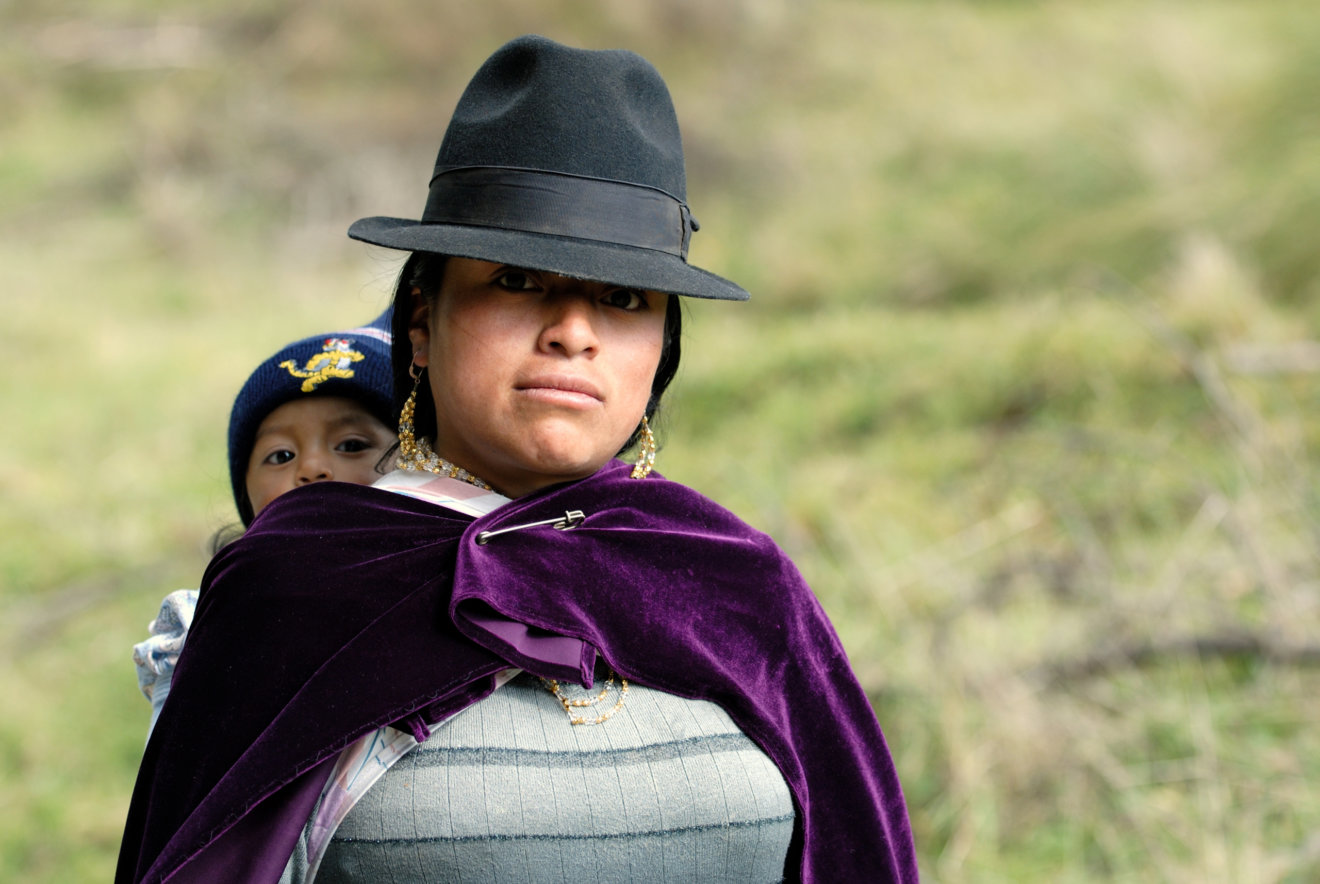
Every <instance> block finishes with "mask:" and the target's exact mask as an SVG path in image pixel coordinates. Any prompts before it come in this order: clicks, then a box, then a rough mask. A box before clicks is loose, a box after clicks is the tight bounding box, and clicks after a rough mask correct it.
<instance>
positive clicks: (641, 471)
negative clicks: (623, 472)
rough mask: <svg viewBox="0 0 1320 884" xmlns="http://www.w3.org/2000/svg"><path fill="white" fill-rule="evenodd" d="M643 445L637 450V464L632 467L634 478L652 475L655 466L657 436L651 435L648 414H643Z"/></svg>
mask: <svg viewBox="0 0 1320 884" xmlns="http://www.w3.org/2000/svg"><path fill="white" fill-rule="evenodd" d="M640 441H641V443H642V447H641V450H640V451H638V452H637V465H636V466H634V467H633V469H632V478H634V479H645V478H646V477H647V476H649V475H651V468H652V467H654V466H655V436H653V435H651V425H650V424H648V423H647V422H646V415H642V438H641V440H640Z"/></svg>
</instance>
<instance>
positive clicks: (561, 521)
mask: <svg viewBox="0 0 1320 884" xmlns="http://www.w3.org/2000/svg"><path fill="white" fill-rule="evenodd" d="M586 519H587V514H586V513H584V512H582V510H565V511H564V514H563V515H562V516H560V517H559V518H557V519H542V520H541V521H539V522H528V523H527V524H526V525H510V526H509V527H508V528H499V529H497V530H495V531H482V532H481V533H480V534H478V535H477V546H485V545H486V544H487V543H488V542H489V541H490V539H491V538H492V537H495V536H497V535H500V534H508V533H509V532H510V531H521V530H523V529H524V528H542V527H544V526H546V525H549V526H550V527H551V528H554V529H555V530H556V531H567V530H569V529H570V528H576V527H577V526H578V525H581V524H582V523H583V522H585V521H586Z"/></svg>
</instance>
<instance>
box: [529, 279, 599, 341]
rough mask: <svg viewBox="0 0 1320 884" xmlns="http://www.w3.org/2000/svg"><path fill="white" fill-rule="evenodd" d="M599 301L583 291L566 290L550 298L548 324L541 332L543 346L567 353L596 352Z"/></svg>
mask: <svg viewBox="0 0 1320 884" xmlns="http://www.w3.org/2000/svg"><path fill="white" fill-rule="evenodd" d="M594 308H595V302H594V301H593V300H592V298H590V297H589V296H587V295H583V294H563V295H560V296H558V297H554V298H551V299H549V300H548V301H547V302H546V308H545V309H546V311H547V313H548V315H547V317H546V324H545V328H544V330H543V331H542V332H541V347H542V349H546V350H551V351H558V352H561V353H564V354H565V355H567V356H577V355H578V354H580V353H594V352H595V350H596V348H597V347H598V346H599V344H600V342H599V340H598V339H597V337H596V326H595V309H594Z"/></svg>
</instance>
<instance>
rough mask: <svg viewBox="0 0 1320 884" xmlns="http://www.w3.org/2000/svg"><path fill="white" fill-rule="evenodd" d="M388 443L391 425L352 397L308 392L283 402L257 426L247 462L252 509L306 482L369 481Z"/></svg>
mask: <svg viewBox="0 0 1320 884" xmlns="http://www.w3.org/2000/svg"><path fill="white" fill-rule="evenodd" d="M393 444H394V433H392V432H391V431H390V428H389V427H387V426H385V425H384V424H382V423H381V422H380V421H379V420H377V419H376V418H374V417H372V415H371V413H370V412H368V411H367V410H366V409H365V408H363V407H362V406H361V405H359V404H358V403H357V402H355V401H354V400H352V399H345V398H343V397H340V396H309V397H307V398H305V399H294V400H293V401H291V402H286V403H284V404H283V405H281V406H280V407H279V408H276V409H275V410H274V411H272V412H271V413H270V414H268V415H266V419H265V420H263V421H262V422H261V426H259V427H258V428H257V438H256V442H255V443H254V444H253V446H252V456H251V457H250V458H249V459H248V467H247V493H248V499H249V500H250V501H251V502H252V513H253V515H256V514H257V513H259V512H261V511H262V510H263V509H265V507H266V505H267V504H268V503H270V502H271V501H272V500H274V499H275V498H277V497H279V496H280V495H281V494H283V493H284V492H286V491H289V490H291V489H293V488H296V487H297V486H299V485H307V484H309V483H311V482H327V481H332V480H333V481H336V482H352V483H354V484H357V485H370V484H371V483H372V482H374V481H376V479H377V478H379V476H380V472H379V471H378V470H377V464H378V463H379V462H380V459H381V457H383V456H384V454H385V452H386V451H387V450H388V449H389V447H390V446H391V445H393Z"/></svg>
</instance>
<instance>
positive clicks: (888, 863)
mask: <svg viewBox="0 0 1320 884" xmlns="http://www.w3.org/2000/svg"><path fill="white" fill-rule="evenodd" d="M627 476H628V467H627V466H626V465H624V464H620V463H618V462H612V463H611V464H609V465H607V466H606V467H605V468H603V469H602V470H601V471H600V472H598V473H597V474H596V475H594V476H592V477H590V478H588V479H584V480H582V481H580V482H574V483H570V484H566V485H560V486H556V487H554V488H550V489H546V490H544V491H542V492H539V493H537V494H534V495H530V496H528V497H525V498H521V499H519V500H517V501H514V502H512V503H510V504H508V505H506V506H504V507H501V508H500V509H498V510H496V511H495V512H493V513H491V514H489V515H487V516H485V517H482V518H480V519H477V520H475V521H474V520H469V519H466V518H464V517H462V516H458V515H456V514H454V513H451V512H449V511H446V510H443V509H441V508H439V507H436V506H434V505H432V504H429V503H425V502H421V501H416V500H413V499H411V498H407V497H403V496H399V495H395V494H392V493H389V492H385V491H380V490H377V489H372V488H364V487H360V486H354V485H345V484H339V483H323V484H318V485H312V486H307V487H305V488H302V489H297V490H295V491H292V492H289V493H287V494H285V495H283V496H282V497H280V498H279V499H278V500H276V501H275V502H274V503H272V504H271V505H270V506H269V507H267V508H266V510H264V511H263V512H262V514H261V515H260V516H259V517H258V519H257V520H256V521H255V522H253V524H252V527H251V529H250V530H249V531H248V533H247V534H246V535H245V536H244V537H243V538H242V539H240V540H239V541H237V542H235V543H234V544H232V545H231V546H229V547H227V548H226V549H225V550H223V551H221V552H220V553H219V554H218V555H217V556H216V558H215V559H214V560H213V561H212V563H211V565H210V566H209V568H208V569H207V573H206V576H205V578H204V580H203V584H202V594H201V599H200V602H199V604H198V608H197V613H196V616H195V618H194V621H193V626H192V631H191V632H190V634H189V637H188V642H187V645H186V646H185V650H184V653H183V655H182V656H181V658H180V660H179V664H178V668H177V670H176V672H175V678H174V684H173V687H172V689H171V693H170V698H169V700H168V701H167V703H166V705H165V708H164V710H163V712H162V714H161V717H160V720H159V722H158V723H157V726H156V729H155V731H154V732H153V734H152V737H151V741H150V743H149V744H148V746H147V750H146V754H145V756H144V758H143V762H142V768H141V770H140V771H139V774H138V782H137V786H136V788H135V790H134V794H133V801H132V805H131V807H130V809H129V816H128V822H127V825H126V828H125V832H124V841H123V845H122V847H121V851H120V857H119V870H118V875H117V880H118V881H121V882H129V881H149V882H157V881H165V880H170V881H192V880H198V881H200V880H207V879H208V877H211V876H213V877H211V879H212V880H250V881H275V880H276V879H278V877H279V874H280V871H281V870H282V869H283V867H284V864H285V862H286V861H287V859H288V857H289V855H290V853H291V851H292V849H293V845H294V843H295V841H296V838H297V837H298V833H299V832H300V831H301V829H302V826H303V825H304V823H305V822H306V820H307V815H308V812H309V810H310V808H311V805H312V803H314V801H315V797H316V795H317V794H319V791H320V788H321V785H322V784H323V783H324V781H325V778H326V777H327V776H328V774H329V769H330V767H331V766H332V765H333V759H334V758H335V756H336V755H337V753H338V752H339V751H340V750H342V749H343V748H344V747H345V746H347V745H348V744H349V743H351V742H352V741H353V740H355V739H357V738H358V737H359V736H361V735H362V734H364V733H367V732H369V731H371V730H373V729H374V728H376V727H378V726H380V725H381V724H385V723H391V722H403V721H405V720H410V721H413V722H415V721H416V720H418V716H419V715H420V716H423V717H427V718H432V717H439V716H440V715H442V714H445V713H448V712H452V711H456V710H458V709H461V708H463V707H464V706H466V705H468V704H470V703H473V702H475V701H477V700H479V699H480V698H482V697H484V696H486V695H487V694H488V693H489V692H490V691H491V690H492V689H493V685H494V682H493V675H494V674H495V673H496V672H498V671H499V670H501V669H503V668H505V667H507V666H508V665H509V664H513V665H516V666H519V667H521V668H524V669H526V670H528V671H529V672H532V673H534V674H537V675H542V676H546V677H553V678H559V679H567V678H572V679H575V680H578V681H581V682H585V681H589V679H590V677H591V675H590V673H591V668H592V663H593V661H594V659H595V656H596V654H597V653H599V654H600V655H602V656H603V657H604V658H605V659H606V660H607V661H608V662H609V663H610V665H612V666H613V667H614V669H615V670H617V671H618V672H619V673H620V674H621V675H623V676H625V677H627V678H630V679H633V680H635V681H637V682H638V683H641V684H646V685H649V686H652V687H655V688H659V689H660V690H664V691H669V692H671V693H674V694H677V695H680V696H685V697H693V698H701V699H707V700H711V701H713V702H715V703H718V704H719V705H720V706H722V707H723V708H724V709H725V710H726V711H728V713H729V715H730V716H731V717H732V718H733V719H734V721H735V722H737V724H738V725H739V727H741V728H742V729H743V731H744V732H746V733H747V735H748V736H749V737H751V738H752V739H753V740H754V741H755V742H756V743H757V744H758V745H759V746H760V747H761V748H762V749H763V750H764V751H765V752H766V754H767V755H769V756H770V758H771V759H772V760H773V761H774V762H775V764H776V765H777V766H778V768H779V770H780V772H781V773H782V774H783V776H784V779H785V780H786V781H787V783H788V785H789V788H790V790H791V791H792V793H793V798H794V802H795V805H796V807H797V811H798V815H797V823H796V826H795V829H794V835H793V841H792V844H791V845H790V848H789V856H788V863H787V867H786V869H785V876H786V880H790V881H795V880H802V881H877V882H884V881H902V882H909V881H916V879H917V868H916V860H915V855H914V851H913V847H912V840H911V833H910V830H909V827H908V820H907V812H906V809H905V807H904V803H903V796H902V793H901V791H900V788H899V784H898V778H897V776H896V774H895V772H894V767H893V762H892V759H891V758H890V755H889V752H888V749H887V748H886V746H885V742H884V737H883V736H882V735H881V732H880V727H879V725H878V724H877V722H876V719H875V715H874V713H873V712H872V710H871V707H870V704H869V702H868V701H867V698H866V696H865V694H864V693H863V692H862V690H861V688H860V686H859V685H858V684H857V681H856V679H855V677H854V676H853V674H852V671H851V669H850V667H849V665H848V661H847V658H846V657H845V655H844V652H843V649H842V648H841V646H840V645H839V642H838V639H837V637H836V636H835V634H834V631H833V629H832V627H831V626H830V624H829V621H828V619H827V618H826V616H825V614H824V612H823V611H822V610H821V608H820V605H819V604H818V602H817V601H816V598H815V596H814V595H813V594H812V592H811V590H810V588H809V587H807V586H806V584H805V583H804V582H803V580H802V578H801V576H800V575H799V574H798V572H797V570H796V568H795V567H794V566H793V564H792V562H791V561H789V559H788V558H787V557H786V556H785V555H784V554H783V553H782V552H781V551H780V550H779V549H778V548H777V547H776V546H775V544H774V543H773V541H771V540H770V539H769V538H768V537H767V536H766V535H764V534H761V533H760V532H757V531H755V530H753V529H752V528H750V527H749V526H747V525H746V524H745V523H743V522H741V521H740V520H739V519H737V518H736V517H735V516H733V515H732V514H731V513H729V512H728V511H727V510H724V509H723V508H721V507H719V506H717V505H716V504H714V503H712V502H711V501H710V500H708V499H706V498H704V497H702V496H701V495H699V494H697V493H696V492H694V491H692V490H690V489H688V488H685V487H684V486H682V485H679V484H677V483H673V482H669V481H666V480H664V479H661V478H658V477H655V476H653V477H652V478H649V479H647V480H645V481H636V480H631V479H629V478H627ZM570 510H580V511H582V512H583V513H584V514H585V517H586V518H585V521H583V522H582V523H581V524H580V525H579V526H578V527H575V528H573V529H571V530H556V529H554V528H553V527H550V526H541V527H529V528H524V529H521V530H515V531H509V532H506V533H501V534H498V535H495V536H492V537H490V538H489V539H488V541H487V542H485V543H484V544H483V543H479V542H478V540H477V538H478V536H479V535H480V534H481V532H483V531H499V530H501V529H506V528H511V527H515V526H520V525H526V524H528V523H532V522H541V521H545V520H552V519H555V518H556V517H562V516H563V515H564V514H565V512H566V511H570ZM250 673H262V674H263V676H262V678H261V679H260V680H259V681H255V682H254V681H253V680H252V677H251V676H250V675H248V674H250Z"/></svg>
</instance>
